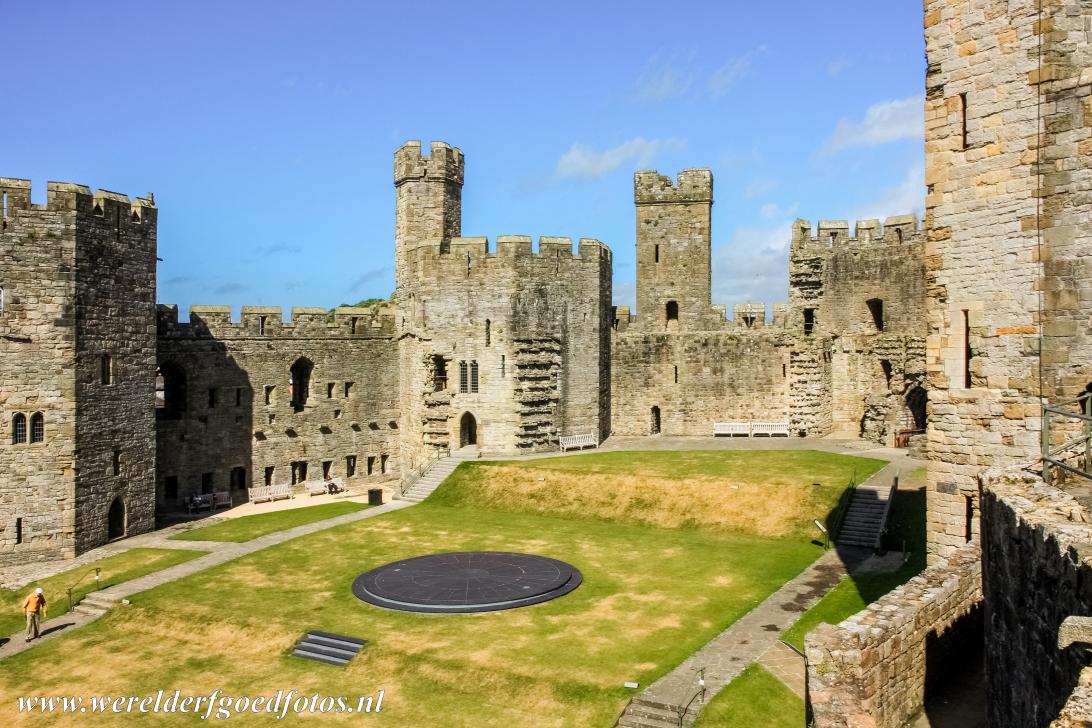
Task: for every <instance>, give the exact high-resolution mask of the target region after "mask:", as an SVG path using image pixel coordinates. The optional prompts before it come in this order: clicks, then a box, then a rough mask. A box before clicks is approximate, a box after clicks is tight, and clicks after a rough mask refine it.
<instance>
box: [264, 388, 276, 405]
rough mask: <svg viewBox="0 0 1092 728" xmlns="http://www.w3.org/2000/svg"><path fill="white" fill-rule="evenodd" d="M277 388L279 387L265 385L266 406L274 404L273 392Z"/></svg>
mask: <svg viewBox="0 0 1092 728" xmlns="http://www.w3.org/2000/svg"><path fill="white" fill-rule="evenodd" d="M276 388H277V387H276V385H274V384H267V385H265V403H266V404H273V390H275V389H276Z"/></svg>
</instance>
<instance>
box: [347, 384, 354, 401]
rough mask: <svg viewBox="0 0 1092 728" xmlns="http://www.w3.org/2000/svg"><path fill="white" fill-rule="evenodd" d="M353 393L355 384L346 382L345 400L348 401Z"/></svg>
mask: <svg viewBox="0 0 1092 728" xmlns="http://www.w3.org/2000/svg"><path fill="white" fill-rule="evenodd" d="M352 393H353V383H352V382H345V398H346V399H348V398H349V397H350V396H351V395H352Z"/></svg>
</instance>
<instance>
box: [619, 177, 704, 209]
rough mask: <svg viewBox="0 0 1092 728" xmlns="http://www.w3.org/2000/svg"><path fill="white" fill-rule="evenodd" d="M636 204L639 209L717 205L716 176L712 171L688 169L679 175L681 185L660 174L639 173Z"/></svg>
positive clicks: (634, 185)
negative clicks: (699, 204)
mask: <svg viewBox="0 0 1092 728" xmlns="http://www.w3.org/2000/svg"><path fill="white" fill-rule="evenodd" d="M633 201H634V203H636V204H638V205H665V204H677V203H692V202H707V203H709V204H713V172H712V170H709V169H684V170H683V171H681V172H679V176H678V181H677V182H674V181H672V179H671V178H670V177H665V176H664V175H661V174H660V173H659V172H656V171H640V172H635V173H634V175H633Z"/></svg>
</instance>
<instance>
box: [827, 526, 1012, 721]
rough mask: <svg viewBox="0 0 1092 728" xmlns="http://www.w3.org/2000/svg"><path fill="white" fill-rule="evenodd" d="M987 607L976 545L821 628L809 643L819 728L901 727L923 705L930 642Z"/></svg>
mask: <svg viewBox="0 0 1092 728" xmlns="http://www.w3.org/2000/svg"><path fill="white" fill-rule="evenodd" d="M981 604H982V572H981V569H980V567H979V551H978V546H977V544H969V545H967V546H966V547H964V548H963V549H961V550H959V551H955V552H953V553H952V554H951V555H950V557H949V559H948V563H947V564H941V565H938V566H933V567H930V568H928V569H926V570H925V571H923V572H922V573H921V574H919V575H917V576H915V577H914V578H913V579H911V580H910V581H908V582H906V584H904V585H903V586H901V587H899V588H898V589H896V590H894V591H892V592H889V593H888V594H887V595H885V596H883V597H880V599H878V600H877V601H875V602H874V603H873V604H872V605H870V606H869V607H867V608H866V609H864V610H863V611H861V612H858V613H857V614H855V615H853V616H852V617H850V618H849V619H847V620H845V621H844V622H841V623H840V624H838V625H829V624H823V625H819V626H818V627H816V628H815V629H814V630H812V631H811V632H810V633H808V635H807V637H806V638H805V654H806V655H807V660H808V665H807V680H808V698H809V701H810V705H811V709H812V714H813V716H814V721H815V728H866V727H867V728H902V726H904V725H906V724H907V722H908V720H909V719H910V718H912V717H913V716H914V715H916V714H917V713H918V712H920V711H921V709H922V706H923V705H924V700H925V690H926V682H927V680H928V679H929V677H930V676H929V675H928V674H927V666H928V664H929V660H928V654H927V651H928V645H929V644H930V642H932V641H933V640H935V639H936V637H937V636H938V635H939V636H943V635H944V634H945V633H946V632H948V630H950V629H953V628H956V626H957V625H958V623H959V621H960V620H961V619H963V618H965V617H968V616H969V615H973V614H974V613H975V611H976V610H978V609H979V608H980V606H981ZM992 725H1022V724H1019V723H994V724H992Z"/></svg>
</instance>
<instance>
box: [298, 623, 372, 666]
mask: <svg viewBox="0 0 1092 728" xmlns="http://www.w3.org/2000/svg"><path fill="white" fill-rule="evenodd" d="M366 644H367V641H366V640H361V639H357V638H356V637H346V636H345V635H340V634H333V633H331V632H320V631H319V630H317V629H312V630H308V632H307V633H306V634H305V635H304V636H303V638H302V639H300V641H299V642H297V643H296V646H295V647H293V648H292V654H293V655H295V656H296V657H302V658H304V659H305V660H315V661H317V662H325V663H326V664H327V665H336V666H337V667H345V666H346V665H348V664H349V660H351V659H353V658H354V657H356V656H357V654H358V653H359V652H360V651H361V650H362V649H364V645H366Z"/></svg>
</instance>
